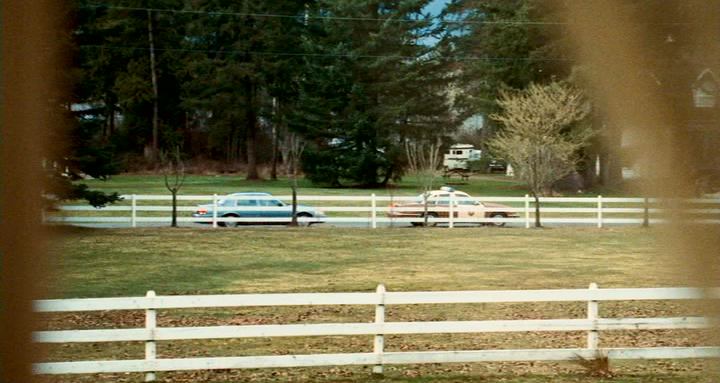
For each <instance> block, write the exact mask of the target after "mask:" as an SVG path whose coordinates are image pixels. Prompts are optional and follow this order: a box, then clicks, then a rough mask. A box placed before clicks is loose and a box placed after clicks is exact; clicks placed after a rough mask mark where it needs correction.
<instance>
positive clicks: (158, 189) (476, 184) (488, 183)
mask: <svg viewBox="0 0 720 383" xmlns="http://www.w3.org/2000/svg"><path fill="white" fill-rule="evenodd" d="M458 181H459V180H458V179H457V178H452V179H448V180H443V178H442V177H438V178H437V180H435V183H434V185H435V187H439V186H442V185H445V184H446V183H447V184H451V185H453V186H454V187H455V188H457V189H458V190H462V191H464V192H467V193H469V194H471V195H474V196H494V197H500V196H518V197H519V196H524V195H525V194H526V193H527V189H526V188H525V186H524V185H523V184H522V183H520V182H518V181H517V180H515V179H513V178H510V177H507V176H505V175H497V174H496V175H473V176H472V177H470V179H469V180H468V181H465V182H462V183H460V182H458ZM163 182H164V181H163V177H162V176H160V175H132V174H123V175H117V176H113V177H112V178H111V179H110V180H108V181H101V180H89V181H83V183H86V184H87V185H88V186H89V187H90V188H91V189H95V190H102V191H106V192H118V193H120V194H168V191H167V189H165V185H164V183H163ZM299 184H300V189H299V193H301V194H312V195H369V194H371V193H376V194H383V195H386V194H397V195H417V194H419V193H420V192H421V190H422V185H421V184H420V183H419V182H418V181H417V179H416V178H415V177H412V176H407V177H403V180H402V181H401V182H399V183H396V184H393V185H391V186H389V187H387V188H376V189H357V188H323V187H319V186H317V185H313V184H312V183H311V182H310V181H308V180H305V179H301V180H300V181H299ZM242 191H263V192H269V193H272V194H276V195H288V194H290V181H289V180H288V179H287V178H284V177H281V178H280V179H278V180H277V181H270V180H261V181H247V180H245V177H244V175H241V174H238V175H215V176H212V175H188V176H187V177H186V181H185V184H184V185H183V187H182V189H181V190H180V193H181V194H215V193H217V194H221V195H222V194H228V193H233V192H242ZM597 194H603V195H607V196H614V195H618V193H617V192H610V191H608V190H602V189H594V190H588V191H585V193H582V194H579V195H580V196H583V195H587V196H596V195H597ZM572 195H573V196H574V195H577V194H575V193H572Z"/></svg>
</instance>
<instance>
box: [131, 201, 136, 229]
mask: <svg viewBox="0 0 720 383" xmlns="http://www.w3.org/2000/svg"><path fill="white" fill-rule="evenodd" d="M131 200H132V208H131V209H130V211H131V213H130V226H131V227H137V198H136V197H135V194H133V195H132V197H131Z"/></svg>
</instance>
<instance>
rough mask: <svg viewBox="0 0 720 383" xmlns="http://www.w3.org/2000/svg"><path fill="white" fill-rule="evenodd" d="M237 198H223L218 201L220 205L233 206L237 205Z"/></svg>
mask: <svg viewBox="0 0 720 383" xmlns="http://www.w3.org/2000/svg"><path fill="white" fill-rule="evenodd" d="M235 202H236V200H234V199H221V200H220V201H218V206H224V207H232V206H235Z"/></svg>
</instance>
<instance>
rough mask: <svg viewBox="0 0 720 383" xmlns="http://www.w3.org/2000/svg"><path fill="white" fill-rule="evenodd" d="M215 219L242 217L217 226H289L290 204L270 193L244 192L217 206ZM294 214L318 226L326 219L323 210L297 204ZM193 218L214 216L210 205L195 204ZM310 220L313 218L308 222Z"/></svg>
mask: <svg viewBox="0 0 720 383" xmlns="http://www.w3.org/2000/svg"><path fill="white" fill-rule="evenodd" d="M217 210H218V211H217V217H218V218H245V219H243V220H242V221H230V222H218V225H220V226H232V227H236V226H239V225H242V224H250V225H257V224H279V225H286V224H288V223H290V218H291V216H292V204H287V203H285V202H283V201H280V200H279V199H277V198H274V197H273V196H272V194H270V193H261V192H243V193H233V194H228V195H226V196H225V197H223V198H222V199H220V200H218V203H217ZM295 215H296V216H297V217H298V218H305V219H306V223H307V224H308V225H310V224H313V223H320V222H322V221H321V220H318V218H325V217H326V215H325V213H323V212H322V211H320V210H318V209H316V208H313V207H311V206H305V205H297V212H296V213H295ZM192 216H193V217H195V218H210V219H212V217H213V204H204V205H198V209H197V211H195V212H194V213H193V214H192ZM311 218H315V219H313V220H310V219H311ZM211 222H212V221H211V220H207V219H204V220H203V221H201V222H199V223H211Z"/></svg>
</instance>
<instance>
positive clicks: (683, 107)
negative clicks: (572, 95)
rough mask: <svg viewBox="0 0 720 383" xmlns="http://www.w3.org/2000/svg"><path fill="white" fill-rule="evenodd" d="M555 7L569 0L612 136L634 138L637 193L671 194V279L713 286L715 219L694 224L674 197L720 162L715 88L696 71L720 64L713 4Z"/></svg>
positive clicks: (718, 20) (604, 2) (717, 240)
mask: <svg viewBox="0 0 720 383" xmlns="http://www.w3.org/2000/svg"><path fill="white" fill-rule="evenodd" d="M558 4H559V5H560V4H563V5H564V6H565V7H567V10H568V15H567V16H568V20H569V23H568V32H569V33H568V35H569V36H570V38H571V40H572V44H574V46H573V50H574V52H575V54H576V58H577V60H578V65H579V67H581V68H582V71H581V72H582V75H583V80H584V81H585V82H586V83H587V84H589V87H590V94H591V97H592V98H593V99H594V102H595V106H596V112H597V113H599V114H600V115H602V119H603V120H604V121H606V124H607V127H608V129H611V134H609V136H610V137H611V138H613V139H615V140H616V142H619V141H622V140H624V139H626V138H627V137H632V138H633V140H632V141H633V144H632V146H630V147H629V148H626V149H624V151H625V152H626V153H625V156H626V157H631V159H628V158H626V159H625V160H626V161H627V160H631V161H637V162H638V163H640V164H642V167H641V169H642V172H641V174H642V182H641V184H640V190H636V191H635V192H641V193H642V194H643V195H645V196H651V197H654V196H657V197H663V198H664V200H665V201H668V202H666V203H667V204H666V206H667V207H669V208H670V209H668V211H670V213H669V214H668V216H667V217H665V218H668V219H670V220H671V224H670V225H667V226H664V227H663V228H662V229H659V230H667V233H664V232H663V233H662V234H663V235H662V236H661V238H663V240H664V241H667V244H665V245H667V246H663V247H662V248H663V249H666V250H665V251H667V252H670V253H671V255H672V256H673V257H675V258H678V259H679V260H682V263H683V264H685V265H687V269H685V270H682V269H679V270H677V272H678V279H677V281H678V284H680V283H684V284H688V285H697V286H700V287H707V286H720V257H718V249H720V229H719V225H717V224H712V225H708V224H701V223H698V222H697V218H698V217H697V215H696V216H694V217H692V216H690V214H688V213H687V210H685V209H684V208H683V207H686V206H687V205H685V206H683V205H684V204H683V203H680V202H677V201H679V200H678V199H679V198H688V197H695V196H697V195H698V191H697V189H696V181H697V173H698V172H699V171H703V169H705V168H709V167H712V166H715V167H717V165H718V163H720V161H718V160H719V159H720V155H719V154H720V151H718V148H720V124H719V121H720V118H719V115H720V113H719V111H720V106H719V105H718V104H720V99H718V97H720V94H718V91H717V90H712V92H714V93H712V92H708V93H707V94H699V93H698V92H699V91H698V86H700V85H701V84H698V83H699V82H700V81H703V76H704V75H706V74H709V75H712V77H714V74H713V71H716V72H717V71H718V70H720V65H719V64H720V61H719V60H718V58H719V57H718V55H719V54H720V35H718V33H717V31H718V30H719V29H720V1H706V0H703V1H697V0H690V1H685V0H674V1H670V0H649V1H627V0H588V1H567V2H562V3H558ZM713 80H716V79H713ZM698 96H706V97H705V98H704V99H701V98H699V97H698ZM673 201H675V202H673ZM705 218H709V217H705ZM712 218H714V219H717V216H716V215H714V216H713V217H712ZM714 303H715V305H710V306H711V307H712V308H713V310H716V309H717V307H716V306H717V302H716V301H715V302H714ZM713 306H714V307H713Z"/></svg>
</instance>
